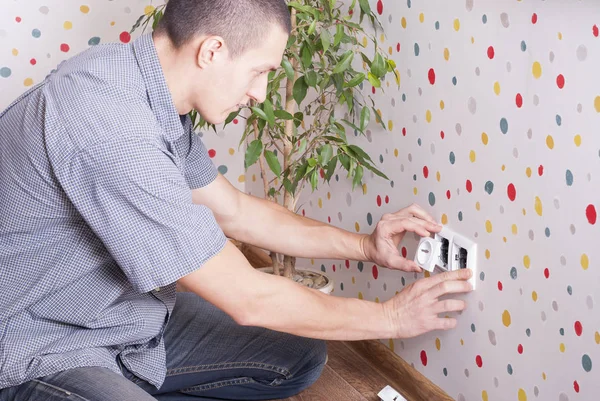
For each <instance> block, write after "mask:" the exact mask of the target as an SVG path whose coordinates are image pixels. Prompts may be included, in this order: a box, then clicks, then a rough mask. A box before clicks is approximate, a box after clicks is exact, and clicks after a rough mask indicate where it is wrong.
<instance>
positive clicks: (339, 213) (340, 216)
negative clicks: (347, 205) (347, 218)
mask: <svg viewBox="0 0 600 401" xmlns="http://www.w3.org/2000/svg"><path fill="white" fill-rule="evenodd" d="M338 220H339V221H342V212H338Z"/></svg>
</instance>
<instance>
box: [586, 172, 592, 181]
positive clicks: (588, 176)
mask: <svg viewBox="0 0 600 401" xmlns="http://www.w3.org/2000/svg"><path fill="white" fill-rule="evenodd" d="M587 179H588V182H589V181H592V174H591V173H588V174H587Z"/></svg>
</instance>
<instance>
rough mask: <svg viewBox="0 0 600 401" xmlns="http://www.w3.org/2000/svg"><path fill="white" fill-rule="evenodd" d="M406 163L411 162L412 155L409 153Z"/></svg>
mask: <svg viewBox="0 0 600 401" xmlns="http://www.w3.org/2000/svg"><path fill="white" fill-rule="evenodd" d="M408 161H409V162H412V153H409V154H408Z"/></svg>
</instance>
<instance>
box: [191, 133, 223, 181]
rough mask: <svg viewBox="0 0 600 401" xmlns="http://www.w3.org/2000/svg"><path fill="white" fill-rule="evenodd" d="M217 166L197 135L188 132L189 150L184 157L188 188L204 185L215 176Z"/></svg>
mask: <svg viewBox="0 0 600 401" xmlns="http://www.w3.org/2000/svg"><path fill="white" fill-rule="evenodd" d="M217 174H218V172H217V168H216V167H215V164H214V163H213V162H212V160H211V158H210V156H209V155H208V151H207V150H206V146H204V142H202V139H201V138H200V136H199V135H197V134H194V133H191V134H190V152H189V154H188V156H187V158H186V159H185V179H186V181H187V183H188V185H189V187H190V188H192V189H196V188H201V187H204V186H206V185H208V184H210V183H211V182H213V181H214V179H215V178H217Z"/></svg>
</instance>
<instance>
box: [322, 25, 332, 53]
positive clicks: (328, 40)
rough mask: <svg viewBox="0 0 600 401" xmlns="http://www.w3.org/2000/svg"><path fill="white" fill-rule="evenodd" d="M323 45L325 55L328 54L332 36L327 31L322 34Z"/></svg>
mask: <svg viewBox="0 0 600 401" xmlns="http://www.w3.org/2000/svg"><path fill="white" fill-rule="evenodd" d="M321 44H322V45H323V53H327V50H329V46H331V34H330V33H329V31H328V30H326V29H324V30H323V31H322V32H321Z"/></svg>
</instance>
